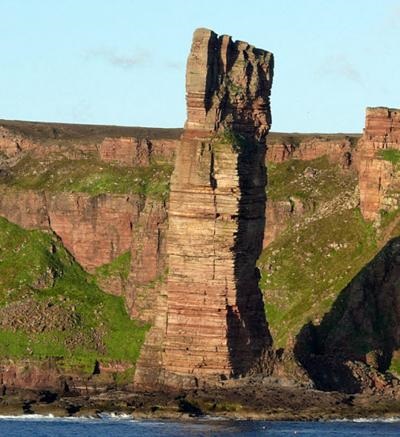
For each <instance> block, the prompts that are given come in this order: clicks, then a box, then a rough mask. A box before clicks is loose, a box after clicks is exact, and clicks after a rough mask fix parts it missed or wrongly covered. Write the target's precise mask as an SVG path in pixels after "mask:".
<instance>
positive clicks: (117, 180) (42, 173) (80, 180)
mask: <svg viewBox="0 0 400 437" xmlns="http://www.w3.org/2000/svg"><path fill="white" fill-rule="evenodd" d="M172 169H173V166H172V164H169V163H165V162H154V163H151V164H150V165H149V166H145V167H124V166H121V165H117V164H112V163H105V162H103V161H99V160H96V159H94V158H90V159H89V158H86V159H79V160H71V159H58V160H50V161H45V160H38V159H34V158H32V157H30V156H29V155H27V156H25V157H24V158H22V159H21V160H20V161H19V162H18V163H17V164H16V165H15V166H13V167H12V168H10V169H8V170H7V171H5V172H3V174H2V175H1V176H0V184H4V185H7V186H11V187H14V188H18V189H31V190H46V191H52V192H60V191H66V192H83V193H89V194H91V195H93V196H95V195H98V194H103V193H114V194H139V195H144V196H149V197H154V198H159V199H166V197H167V196H168V191H169V179H170V176H171V173H172Z"/></svg>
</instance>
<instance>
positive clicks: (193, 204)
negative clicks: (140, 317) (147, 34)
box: [135, 29, 273, 388]
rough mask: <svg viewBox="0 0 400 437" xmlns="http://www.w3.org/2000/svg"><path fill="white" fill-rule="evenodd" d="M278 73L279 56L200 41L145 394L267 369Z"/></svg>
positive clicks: (207, 36)
mask: <svg viewBox="0 0 400 437" xmlns="http://www.w3.org/2000/svg"><path fill="white" fill-rule="evenodd" d="M272 73H273V56H272V54H271V53H269V52H267V51H264V50H260V49H257V48H255V47H253V46H251V45H249V44H248V43H245V42H242V41H236V42H234V41H232V39H231V37H229V36H220V37H218V36H217V35H216V34H215V33H214V32H212V31H211V30H208V29H198V30H196V31H195V33H194V36H193V43H192V48H191V52H190V54H189V58H188V63H187V73H186V93H187V94H186V95H187V114H188V116H187V121H186V124H185V129H184V133H183V135H182V140H181V143H180V145H179V146H178V149H177V158H176V164H175V169H174V173H173V176H172V180H171V193H170V200H169V211H168V222H169V224H168V232H167V254H168V275H167V279H166V283H165V284H164V286H163V289H162V292H161V295H160V297H159V299H158V302H157V305H158V308H157V312H158V316H157V318H156V321H155V324H154V326H153V327H152V329H151V330H150V332H149V334H148V337H147V339H146V343H145V346H144V348H143V351H142V355H141V358H140V360H139V362H138V365H137V371H136V375H135V383H136V386H137V387H144V388H155V387H157V386H172V387H182V386H193V385H196V384H199V383H200V382H201V381H207V382H211V381H214V382H217V381H218V380H220V379H221V378H222V379H225V378H228V377H232V376H239V375H243V374H247V373H249V372H250V371H253V370H256V369H257V368H258V367H259V366H262V365H263V364H265V355H266V353H267V352H268V350H269V348H270V346H271V343H272V341H271V337H270V334H269V331H268V326H267V322H266V319H265V312H264V304H263V300H262V295H261V292H260V290H259V288H258V280H259V274H258V270H257V268H256V261H257V258H258V257H259V255H260V253H261V250H262V242H263V236H264V226H265V202H266V195H265V185H266V172H265V164H264V162H265V151H266V135H267V133H268V130H269V128H270V124H271V117H270V104H269V95H270V89H271V84H272Z"/></svg>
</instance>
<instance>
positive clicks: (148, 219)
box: [125, 199, 167, 322]
mask: <svg viewBox="0 0 400 437" xmlns="http://www.w3.org/2000/svg"><path fill="white" fill-rule="evenodd" d="M166 227H167V208H166V205H165V203H164V202H162V201H159V200H153V199H147V200H146V203H145V206H144V208H143V210H142V211H141V212H140V217H139V220H138V222H137V224H136V225H135V226H134V227H133V231H132V232H133V235H132V247H131V270H130V274H129V278H128V284H127V287H126V292H125V293H126V295H125V298H126V304H127V307H128V310H129V313H130V315H131V316H132V317H135V318H139V319H140V320H143V321H146V322H153V321H154V319H155V316H156V314H155V301H156V299H157V296H158V294H159V287H160V285H161V284H162V282H163V281H165V273H166V253H165V250H166V248H165V242H166V241H165V232H166Z"/></svg>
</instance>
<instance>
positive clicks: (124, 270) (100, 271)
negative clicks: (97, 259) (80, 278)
mask: <svg viewBox="0 0 400 437" xmlns="http://www.w3.org/2000/svg"><path fill="white" fill-rule="evenodd" d="M130 267H131V253H130V252H129V251H128V252H125V253H123V254H122V255H120V256H117V257H116V258H114V259H113V260H112V261H111V262H110V263H109V264H104V265H102V266H100V267H98V268H97V269H96V274H95V276H96V278H110V277H115V276H117V277H120V278H121V279H123V280H126V279H128V275H129V270H130Z"/></svg>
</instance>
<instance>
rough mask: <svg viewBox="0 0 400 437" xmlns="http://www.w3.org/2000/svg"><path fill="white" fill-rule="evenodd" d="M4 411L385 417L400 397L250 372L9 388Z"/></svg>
mask: <svg viewBox="0 0 400 437" xmlns="http://www.w3.org/2000/svg"><path fill="white" fill-rule="evenodd" d="M6 392H7V394H6V395H3V396H0V415H3V416H4V415H6V416H18V415H26V414H41V415H47V416H48V415H50V414H51V415H52V416H54V417H102V414H104V413H109V414H121V415H122V414H123V415H124V416H125V417H126V415H129V416H131V417H132V418H134V419H174V420H190V419H196V418H198V417H202V416H206V417H221V418H229V419H246V420H248V419H254V420H259V419H263V420H302V421H304V420H337V419H359V418H371V419H377V418H379V419H380V420H384V419H385V418H388V419H389V418H390V419H392V418H393V417H399V415H400V398H399V396H394V395H393V393H375V394H354V395H350V394H345V393H339V392H322V391H318V390H314V389H310V388H306V387H304V386H303V387H302V386H299V385H295V384H294V383H293V382H291V381H289V380H277V379H275V378H271V377H269V378H261V377H248V378H241V379H236V380H229V381H225V382H223V383H221V386H220V387H207V388H195V389H190V390H189V389H188V390H175V391H153V392H137V391H134V390H132V388H131V387H129V386H127V387H118V386H112V385H109V384H108V385H106V386H105V385H101V384H90V383H89V384H88V385H87V386H86V387H81V388H80V389H79V390H78V389H75V390H73V391H71V390H69V391H63V390H62V389H58V390H57V389H55V390H52V388H51V387H48V388H47V389H46V390H43V389H41V390H33V389H31V390H26V389H25V390H24V389H16V388H14V389H8V388H7V389H6Z"/></svg>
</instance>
